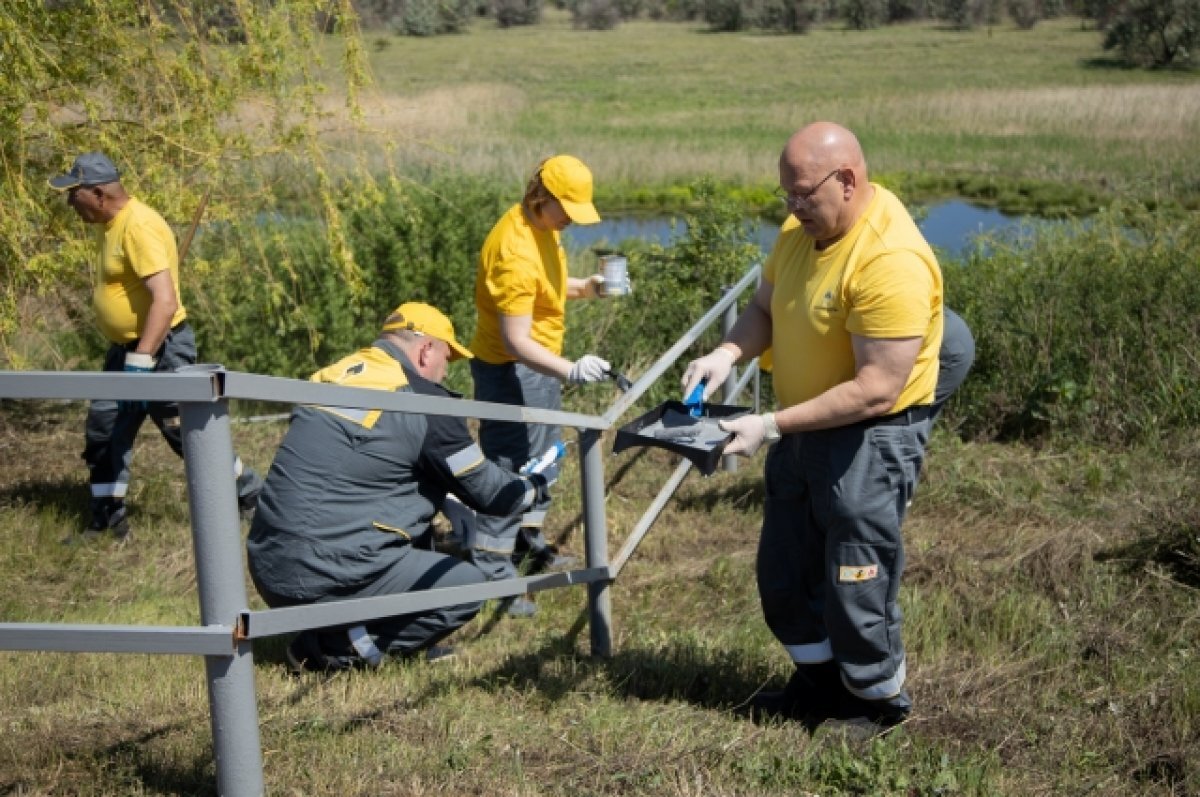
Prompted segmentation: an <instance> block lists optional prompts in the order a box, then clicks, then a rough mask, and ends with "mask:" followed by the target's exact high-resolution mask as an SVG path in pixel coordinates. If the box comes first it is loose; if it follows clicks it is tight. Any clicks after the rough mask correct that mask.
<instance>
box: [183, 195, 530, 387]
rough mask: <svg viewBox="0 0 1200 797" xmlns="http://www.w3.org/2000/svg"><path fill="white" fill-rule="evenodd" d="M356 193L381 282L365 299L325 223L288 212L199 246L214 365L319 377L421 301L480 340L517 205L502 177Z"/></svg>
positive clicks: (366, 270)
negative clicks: (477, 332)
mask: <svg viewBox="0 0 1200 797" xmlns="http://www.w3.org/2000/svg"><path fill="white" fill-rule="evenodd" d="M519 188H520V187H519V186H517V187H516V188H514V197H515V195H516V194H517V193H519ZM344 196H346V197H347V199H346V200H345V201H344V207H343V213H344V219H345V223H346V227H347V238H348V242H349V245H350V247H351V249H352V250H353V253H354V259H355V262H356V263H357V264H358V266H359V268H360V269H361V272H362V274H363V280H364V282H365V283H366V284H367V286H369V293H368V296H367V297H366V298H365V299H363V298H358V297H355V296H353V295H352V289H351V287H350V286H349V285H347V283H346V281H345V280H344V279H343V278H342V277H341V274H340V272H339V271H338V269H336V268H335V267H334V266H333V265H332V263H331V261H330V258H329V256H328V254H327V250H328V247H327V246H326V245H324V244H323V238H322V235H323V232H322V230H321V229H320V227H319V225H317V224H315V223H313V222H308V221H303V220H298V219H289V218H283V217H281V218H276V219H272V220H270V221H267V222H264V223H260V224H257V225H253V226H250V227H243V228H236V229H235V228H232V227H225V228H221V229H217V230H212V231H206V232H205V234H204V236H202V238H199V239H197V243H198V244H201V247H200V249H201V261H200V262H199V263H197V267H198V268H200V269H201V270H202V271H204V272H206V273H207V275H208V276H206V277H205V278H204V279H203V281H200V280H197V282H200V285H201V287H200V288H199V289H197V291H196V292H195V295H194V296H192V297H191V298H188V297H185V300H186V301H188V302H191V301H193V300H194V301H195V302H196V303H197V304H199V305H200V306H203V307H204V319H203V322H202V324H201V327H202V332H203V334H204V337H205V353H206V358H219V361H220V362H223V363H225V364H227V365H229V366H230V367H235V368H238V369H240V370H248V371H254V372H256V373H269V374H278V375H285V376H307V375H308V374H309V373H311V372H312V371H313V370H315V369H316V368H319V367H321V366H323V365H327V364H328V363H329V362H331V361H332V360H333V359H336V358H337V357H340V356H342V355H343V354H346V353H347V352H349V351H353V350H354V349H356V348H358V347H360V346H363V345H365V344H366V343H369V342H370V340H371V336H372V335H373V334H374V332H375V331H376V330H377V329H378V326H379V323H380V322H381V321H382V320H383V318H384V317H385V316H386V315H387V314H388V312H390V311H391V310H392V309H393V308H395V307H396V305H398V304H399V303H400V302H402V301H409V300H414V301H423V302H428V303H430V304H432V305H434V306H436V307H438V308H440V309H441V310H442V311H444V312H445V313H446V314H447V315H448V316H449V317H450V318H451V319H452V320H453V321H454V325H455V330H456V331H457V333H458V334H459V336H460V337H462V338H465V339H467V340H470V337H471V335H472V333H473V332H474V327H475V306H474V284H475V264H476V262H477V258H478V255H479V248H480V246H481V245H482V244H483V240H484V238H485V237H486V236H487V233H488V231H489V230H490V229H491V226H492V225H493V224H494V223H495V222H496V220H497V219H498V218H499V217H500V214H501V213H502V212H503V210H504V209H505V208H507V207H508V205H509V204H510V203H511V202H513V201H516V200H515V198H513V197H509V198H506V197H504V196H502V195H501V193H500V192H499V190H498V189H497V188H496V187H495V186H494V184H493V183H491V182H487V181H483V180H469V179H465V178H455V177H440V178H436V179H434V180H432V181H431V182H430V183H429V185H427V186H415V185H406V184H400V183H396V182H393V183H390V184H388V185H386V186H384V187H383V189H382V190H381V192H380V193H379V195H378V196H377V197H375V198H374V199H373V200H372V201H366V200H365V199H364V197H362V196H361V195H359V196H355V195H354V193H353V192H346V193H345V194H344ZM205 258H208V259H205ZM210 316H211V317H210ZM457 377H458V378H459V379H462V378H464V376H463V375H462V374H457ZM451 386H454V387H458V388H461V387H462V385H454V384H453V382H451Z"/></svg>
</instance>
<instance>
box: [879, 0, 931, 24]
mask: <svg viewBox="0 0 1200 797" xmlns="http://www.w3.org/2000/svg"><path fill="white" fill-rule="evenodd" d="M886 6H887V21H888V22H907V21H909V20H913V19H924V18H925V17H927V16H929V3H928V0H887V2H886Z"/></svg>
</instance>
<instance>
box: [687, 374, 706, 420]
mask: <svg viewBox="0 0 1200 797" xmlns="http://www.w3.org/2000/svg"><path fill="white" fill-rule="evenodd" d="M707 386H708V380H707V379H701V380H700V384H698V385H696V387H695V388H693V389H692V392H691V393H690V394H688V397H687V398H685V399H684V400H683V403H684V404H685V405H687V408H688V414H689V415H691V416H692V417H693V418H699V417H700V416H701V415H702V414H704V388H706V387H707Z"/></svg>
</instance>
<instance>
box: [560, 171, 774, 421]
mask: <svg viewBox="0 0 1200 797" xmlns="http://www.w3.org/2000/svg"><path fill="white" fill-rule="evenodd" d="M692 192H693V197H694V201H693V209H692V210H691V211H689V212H687V213H685V214H684V215H683V219H682V222H683V224H682V227H683V229H685V230H686V232H685V233H684V234H683V235H682V236H681V237H679V238H677V239H676V240H674V241H672V242H671V244H670V245H668V246H665V247H664V246H659V245H656V244H653V245H648V246H645V247H644V248H641V249H636V250H632V251H627V252H626V255H627V256H628V258H629V278H630V280H631V281H632V284H633V289H634V292H633V295H632V296H630V297H629V298H627V299H620V300H614V301H604V302H582V303H580V304H579V305H577V306H572V307H571V309H570V313H571V314H572V317H571V318H570V319H568V334H567V339H566V345H567V351H566V353H567V355H568V356H571V357H576V356H579V355H580V354H584V353H586V352H597V353H599V354H600V355H601V356H602V357H605V358H606V359H608V360H610V361H611V362H612V363H613V366H614V367H615V368H617V369H618V370H629V371H630V376H631V377H636V376H637V374H638V373H639V370H640V369H643V368H645V367H648V366H649V365H650V364H651V363H653V361H654V360H656V359H658V357H659V356H661V355H662V353H663V352H665V351H666V350H667V349H668V348H669V347H670V346H671V345H672V344H673V343H674V342H675V341H676V340H678V339H679V337H680V335H682V334H683V333H684V332H686V331H687V330H688V329H689V328H690V327H691V326H692V325H693V324H695V323H696V321H698V320H699V319H700V317H701V316H702V315H704V313H705V312H707V311H708V310H709V308H710V307H711V306H712V305H713V304H714V303H715V302H717V300H719V299H720V298H721V296H722V295H724V290H725V288H726V287H727V286H730V285H732V284H733V283H735V282H737V281H738V280H739V279H741V278H742V276H743V275H745V273H746V270H747V269H748V268H750V266H752V265H754V264H755V263H756V262H758V261H759V260H761V258H762V252H761V250H760V249H759V247H758V245H757V244H756V243H753V235H752V233H751V230H750V226H749V224H748V223H747V221H746V217H745V210H744V208H743V207H742V205H741V204H740V203H738V202H736V201H734V200H732V199H729V198H726V197H723V196H718V195H717V192H716V189H715V186H714V184H713V183H712V182H711V181H709V180H701V181H700V182H698V183H696V184H695V185H694V186H693V187H692ZM743 295H745V294H743ZM635 303H636V304H635ZM637 308H646V309H649V310H651V312H642V311H639V310H638V309H637ZM719 340H720V325H717V326H715V327H714V328H713V329H712V330H710V332H709V334H708V335H706V336H705V337H703V338H702V339H701V340H700V341H699V342H698V343H697V344H696V345H695V346H694V347H693V349H694V352H695V353H696V355H697V356H698V355H699V354H703V353H706V352H707V351H708V350H709V349H710V348H712V347H713V346H715V345H716V344H717V343H718V342H719ZM681 359H682V362H683V363H686V362H687V360H688V359H689V357H688V356H686V355H685V356H684V357H683V358H681ZM682 367H683V366H682V364H681V365H680V370H679V372H678V373H677V374H675V376H673V377H672V376H667V377H664V378H663V379H661V380H660V381H659V382H658V384H657V385H656V386H655V387H654V388H653V389H652V391H651V392H650V393H649V394H647V397H646V399H645V400H646V401H649V402H651V403H658V402H661V401H665V400H667V399H670V398H678V397H679V396H678V393H679V382H678V376H680V375H682Z"/></svg>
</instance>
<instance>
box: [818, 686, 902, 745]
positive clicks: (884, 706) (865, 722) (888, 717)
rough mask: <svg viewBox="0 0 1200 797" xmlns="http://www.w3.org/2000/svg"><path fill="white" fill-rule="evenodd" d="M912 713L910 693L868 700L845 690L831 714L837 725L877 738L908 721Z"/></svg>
mask: <svg viewBox="0 0 1200 797" xmlns="http://www.w3.org/2000/svg"><path fill="white" fill-rule="evenodd" d="M911 712H912V698H910V697H909V696H908V691H907V690H905V689H901V690H900V694H898V695H896V696H895V697H891V698H888V699H886V700H866V699H864V698H861V697H858V696H856V695H853V694H851V693H850V692H849V691H847V690H845V689H843V690H842V696H841V700H840V701H839V705H838V707H837V709H836V710H835V711H834V712H833V713H831V714H830V717H829V718H830V719H832V720H835V724H840V725H848V726H852V727H855V728H858V729H860V730H862V731H864V732H865V733H866V734H867V735H869V736H877V735H879V734H882V733H885V732H887V731H888V730H890V729H892V728H894V727H896V726H897V725H899V724H901V723H902V722H904V721H905V720H906V719H908V715H909V714H910V713H911Z"/></svg>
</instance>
